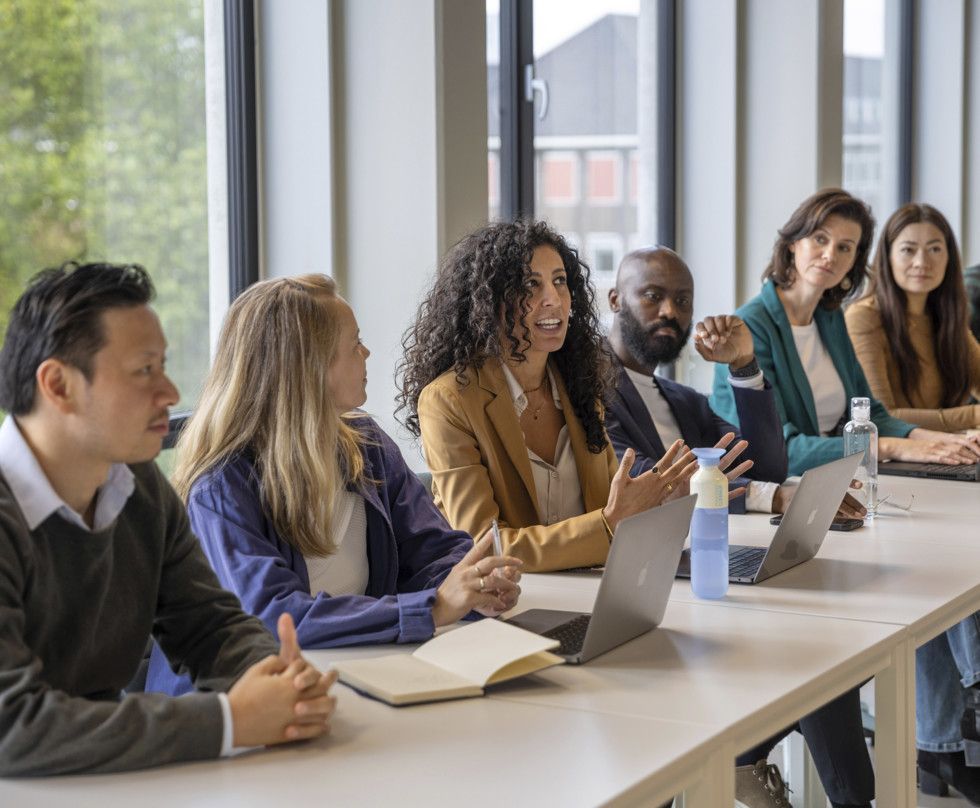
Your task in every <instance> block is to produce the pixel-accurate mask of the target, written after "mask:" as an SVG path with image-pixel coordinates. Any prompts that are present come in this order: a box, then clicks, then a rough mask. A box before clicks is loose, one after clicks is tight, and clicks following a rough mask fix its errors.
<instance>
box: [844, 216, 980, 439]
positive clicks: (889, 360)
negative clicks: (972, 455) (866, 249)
mask: <svg viewBox="0 0 980 808" xmlns="http://www.w3.org/2000/svg"><path fill="white" fill-rule="evenodd" d="M844 316H845V318H846V319H847V331H848V333H849V334H850V336H851V341H852V342H853V343H854V350H855V352H856V353H857V357H858V360H859V361H860V362H861V367H862V368H864V375H865V376H867V378H868V384H870V385H871V391H872V393H874V395H875V397H876V398H877V399H878V400H879V401H881V403H882V404H884V405H885V407H887V409H888V411H889V412H890V413H891V414H892V415H894V416H895V417H896V418H902V419H904V420H906V421H911V422H912V423H915V424H919V425H920V426H924V427H926V428H927V429H935V430H939V431H941V432H956V431H959V430H962V429H973V428H976V427H980V404H976V403H975V402H974V403H971V397H972V398H973V399H976V398H978V397H980V344H978V343H977V340H976V338H975V337H974V336H973V334H972V333H970V326H969V322H968V311H967V303H966V290H965V288H964V284H963V270H962V264H961V262H960V253H959V249H958V248H957V246H956V236H954V235H953V230H952V228H951V227H950V226H949V222H948V221H946V217H945V216H943V215H942V213H940V212H939V211H938V210H936V209H935V208H934V207H932V205H923V204H918V203H914V202H912V203H909V204H907V205H903V206H902V207H901V208H899V209H898V210H897V211H895V212H894V213H893V214H892V215H891V217H890V218H889V219H888V221H887V222H886V223H885V227H884V230H883V232H882V234H881V239H880V241H879V242H878V250H877V252H876V254H875V259H874V264H873V267H872V286H871V291H870V293H869V294H868V295H867V296H866V297H864V298H862V299H861V300H859V301H858V302H857V303H855V304H854V305H853V306H851V307H850V308H849V309H848V310H847V312H846V313H845V315H844Z"/></svg>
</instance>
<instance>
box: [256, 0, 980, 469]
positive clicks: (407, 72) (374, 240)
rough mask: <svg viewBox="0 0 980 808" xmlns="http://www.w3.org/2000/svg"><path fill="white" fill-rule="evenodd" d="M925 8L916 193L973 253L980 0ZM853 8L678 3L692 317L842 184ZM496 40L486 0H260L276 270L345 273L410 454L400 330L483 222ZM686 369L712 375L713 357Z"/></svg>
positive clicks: (809, 2)
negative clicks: (847, 43) (846, 20)
mask: <svg viewBox="0 0 980 808" xmlns="http://www.w3.org/2000/svg"><path fill="white" fill-rule="evenodd" d="M887 2H888V3H889V5H888V19H889V21H890V23H889V25H888V30H889V31H890V32H892V33H891V36H892V37H894V34H895V32H897V24H896V20H897V17H896V16H895V13H894V12H895V8H896V6H895V4H894V3H893V2H892V0H887ZM916 2H917V6H918V8H917V15H918V19H919V25H918V29H917V34H916V37H917V40H916V42H917V70H916V79H915V80H916V88H915V109H916V116H917V117H916V129H915V142H916V146H915V162H916V165H915V167H914V171H913V173H914V177H913V187H914V191H915V194H916V195H917V196H919V197H922V198H925V199H927V200H928V201H931V202H934V203H936V204H938V205H939V206H940V207H941V208H942V209H944V211H945V212H946V213H947V214H949V215H950V218H951V219H952V220H953V223H954V226H955V227H956V228H957V231H958V233H959V234H960V236H961V243H962V245H963V248H964V253H965V257H966V259H967V261H968V262H976V261H980V138H976V137H971V136H970V133H975V132H977V131H978V124H980V57H977V56H976V55H975V54H976V53H977V52H980V0H944V2H943V3H932V2H924V0H916ZM842 9H843V0H794V2H791V3H787V2H785V1H784V0H737V1H735V2H730V3H728V2H725V3H718V2H715V0H685V2H684V3H681V4H679V22H680V32H679V38H678V58H679V60H680V61H679V85H678V119H677V122H676V123H677V127H678V134H677V142H678V148H679V154H678V174H677V178H678V248H679V250H680V252H681V254H682V255H683V256H684V257H685V258H686V259H687V260H688V262H689V263H690V265H691V268H692V270H693V272H694V275H695V279H696V283H697V300H696V305H697V310H696V315H697V316H702V315H704V314H709V313H718V312H722V311H728V310H731V309H732V308H734V307H735V306H737V305H738V304H739V303H742V302H744V301H745V300H746V299H747V298H749V297H751V296H752V295H754V294H756V293H757V291H758V289H759V275H760V273H761V271H762V269H763V268H764V266H765V264H766V261H767V259H768V256H769V253H770V251H771V249H772V244H773V241H774V239H775V236H776V229H777V228H778V227H779V226H780V225H781V224H782V223H783V222H784V221H785V220H786V219H787V218H788V216H789V214H790V213H791V212H792V210H793V209H794V208H795V207H796V205H797V204H799V202H801V201H802V200H803V199H804V198H805V197H806V196H807V195H809V194H810V193H812V192H813V191H815V190H816V189H817V188H820V187H822V186H825V185H830V184H839V182H840V180H841V106H842V99H841V95H842V87H841V85H842V81H841V79H842V76H841V71H842V64H843V60H842V24H843V23H842V21H843V12H842ZM485 35H486V32H485V3H484V0H411V2H405V0H289V2H282V1H281V0H260V13H259V37H260V52H259V63H260V66H261V67H260V71H261V77H262V91H261V93H260V103H261V113H262V127H261V133H262V142H261V149H262V155H263V162H262V166H263V171H262V175H263V176H262V182H263V189H264V200H263V206H262V209H263V217H264V222H263V240H262V243H263V250H264V258H265V265H266V267H267V272H268V274H270V275H278V274H294V273H297V272H305V271H311V270H318V271H329V272H332V274H334V275H335V276H336V277H337V278H338V281H339V282H340V283H341V288H342V289H343V291H344V293H345V295H346V296H347V297H348V298H349V299H350V301H351V303H352V304H353V306H354V309H355V311H356V312H357V314H358V317H359V319H360V321H361V327H362V332H363V333H364V336H365V339H366V341H367V344H368V346H369V347H370V348H371V350H372V351H373V355H372V357H371V359H370V360H369V363H368V372H369V379H370V381H369V387H368V392H369V398H368V408H369V409H370V410H371V411H372V412H373V413H374V414H375V415H376V416H377V417H378V419H379V421H380V422H381V423H382V424H383V425H384V426H385V428H386V429H388V430H389V431H391V432H392V433H393V434H394V435H395V436H396V437H398V438H399V439H400V440H401V442H402V445H403V448H410V447H411V446H412V442H411V441H409V440H407V439H406V436H405V435H404V433H403V432H402V431H401V428H400V427H398V426H397V424H396V423H395V421H394V418H393V409H394V396H395V393H396V388H395V384H394V379H393V372H394V367H395V364H396V362H397V361H398V359H399V358H400V356H401V347H400V338H401V335H402V333H403V331H404V329H405V328H406V327H407V325H408V324H409V323H410V322H411V320H412V318H413V316H414V313H415V309H416V306H417V304H418V301H419V299H420V297H421V295H422V294H423V292H424V290H425V289H427V287H428V286H429V284H430V281H431V276H432V273H433V272H434V270H435V267H436V265H437V262H438V260H439V257H440V256H441V255H442V254H443V253H444V252H445V250H446V248H447V247H448V246H449V245H450V244H451V243H453V242H454V241H455V240H456V239H457V238H459V237H460V236H461V235H462V234H464V233H465V232H466V231H468V230H469V229H471V228H472V227H475V226H477V225H479V224H481V223H482V222H483V221H485V219H486V216H487V202H486V200H487V177H486V115H485V109H486V76H485V61H484V59H485V44H484V43H485ZM886 47H888V48H893V47H895V44H894V42H889V44H888V45H887V46H886ZM887 61H888V60H887V59H886V62H887ZM888 76H891V77H892V78H889V77H888ZM888 76H886V93H894V92H895V86H894V81H893V71H891V72H889V73H888ZM889 81H891V82H892V83H891V84H889V83H888V82H889ZM886 143H887V140H886ZM891 154H892V153H890V152H886V157H888V156H889V155H891ZM892 156H893V155H892ZM886 171H888V169H887V168H886ZM892 180H893V175H892V174H888V175H887V177H886V188H888V187H889V183H890V182H892ZM886 198H887V193H886ZM680 370H681V374H682V376H687V377H688V378H689V380H690V381H691V382H692V383H693V384H694V385H695V386H697V387H699V388H700V389H707V388H708V386H709V384H710V373H711V368H709V367H707V366H705V365H703V363H701V362H700V360H699V359H696V360H694V361H693V362H691V363H690V365H689V366H687V367H685V366H683V365H682V367H681V368H680ZM412 452H413V454H412V457H411V460H412V462H413V463H414V464H415V465H419V460H418V455H417V454H415V453H414V450H412Z"/></svg>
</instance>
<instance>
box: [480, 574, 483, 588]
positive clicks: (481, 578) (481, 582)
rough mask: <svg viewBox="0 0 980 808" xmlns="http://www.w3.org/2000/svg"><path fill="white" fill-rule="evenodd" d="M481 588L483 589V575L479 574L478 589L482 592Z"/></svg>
mask: <svg viewBox="0 0 980 808" xmlns="http://www.w3.org/2000/svg"><path fill="white" fill-rule="evenodd" d="M483 590H484V584H483V576H482V575H481V576H480V591H481V592H482V591H483Z"/></svg>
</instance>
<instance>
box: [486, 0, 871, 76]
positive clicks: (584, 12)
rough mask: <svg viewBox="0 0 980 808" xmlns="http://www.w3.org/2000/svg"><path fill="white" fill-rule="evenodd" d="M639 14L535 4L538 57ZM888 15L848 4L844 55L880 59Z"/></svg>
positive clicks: (594, 2)
mask: <svg viewBox="0 0 980 808" xmlns="http://www.w3.org/2000/svg"><path fill="white" fill-rule="evenodd" d="M499 9H500V3H499V0H487V14H494V15H496V14H498V13H499ZM639 12H640V0H534V53H535V55H540V54H542V53H546V52H547V51H549V50H551V49H552V48H554V47H555V45H558V44H559V43H561V42H563V41H565V40H566V39H568V38H569V37H572V36H574V35H575V34H577V33H578V32H579V31H581V30H583V29H585V28H587V27H588V26H589V25H591V24H592V23H593V22H595V21H596V20H597V19H599V18H600V17H603V16H605V15H606V14H632V15H634V16H636V15H638V14H639ZM884 15H885V0H845V2H844V53H846V54H847V55H848V56H879V57H880V56H881V55H882V53H883V51H884V42H885V30H884V28H885V26H884ZM494 44H495V43H494ZM493 61H496V59H494V60H493Z"/></svg>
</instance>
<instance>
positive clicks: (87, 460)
mask: <svg viewBox="0 0 980 808" xmlns="http://www.w3.org/2000/svg"><path fill="white" fill-rule="evenodd" d="M153 294H154V290H153V284H152V282H151V281H150V278H149V276H148V275H147V274H146V272H145V271H144V270H143V269H142V268H141V267H139V266H133V265H129V266H114V265H110V264H86V265H81V266H79V265H75V264H70V265H65V266H63V267H62V268H61V269H57V270H46V271H45V272H42V273H40V274H39V275H38V276H36V277H35V278H34V279H33V280H32V281H31V283H30V284H29V286H28V288H27V290H26V291H25V292H24V294H23V295H22V296H21V297H20V299H19V300H18V301H17V303H16V304H15V306H14V309H13V312H12V315H11V319H10V323H9V325H8V328H7V335H6V339H5V341H4V344H3V348H2V349H0V408H3V409H6V410H7V411H8V412H9V415H8V416H7V417H6V419H5V420H4V421H3V424H2V426H0V775H38V774H61V773H67V772H80V771H90V772H93V771H100V772H106V771H117V770H125V769H134V768H140V767H145V766H153V765H157V764H162V763H169V762H174V761H181V760H194V759H201V758H208V757H217V756H219V754H221V755H224V754H230V753H232V752H233V751H234V750H235V749H237V748H247V747H251V746H258V745H265V744H274V743H281V742H284V741H290V740H296V739H300V738H311V737H315V736H317V735H320V734H322V733H323V732H325V731H326V730H327V728H328V721H329V718H330V715H331V714H332V712H333V709H334V700H333V698H332V697H331V696H329V695H328V690H329V688H330V685H331V684H332V682H333V679H334V677H333V676H332V675H329V676H327V675H321V674H320V673H319V672H318V671H316V670H315V669H314V668H313V667H311V666H310V665H309V664H308V663H307V662H306V661H305V660H304V659H303V658H302V656H301V654H300V651H299V648H298V646H297V643H296V636H295V629H294V627H293V624H292V620H291V619H290V618H289V616H288V615H284V616H283V619H282V620H281V621H280V624H279V636H280V641H281V645H279V646H277V644H276V642H275V640H274V639H273V638H272V636H270V634H269V633H268V632H267V631H266V629H265V628H264V627H263V625H262V623H261V622H260V621H259V620H258V619H256V618H254V617H251V616H249V615H246V614H245V613H243V612H242V610H241V607H240V605H239V603H238V601H237V599H236V598H235V597H234V596H233V595H231V594H230V593H228V592H226V591H224V590H223V589H222V588H221V587H220V586H219V584H218V581H217V579H216V578H215V575H214V573H213V571H212V570H211V567H210V566H209V564H208V562H207V559H206V558H205V556H204V554H203V552H202V551H201V548H200V546H199V544H198V541H197V539H196V538H195V537H194V535H193V534H192V533H191V531H190V526H189V524H188V520H187V515H186V512H185V510H184V506H183V504H182V503H181V502H180V500H179V499H178V497H177V495H176V493H175V492H174V491H173V489H172V488H171V487H170V485H169V484H168V483H167V481H166V480H165V479H164V477H163V476H162V474H161V473H160V471H159V470H158V469H157V467H156V465H155V463H153V458H154V457H155V456H156V455H157V454H158V453H159V451H160V448H161V444H162V441H163V438H164V436H165V435H166V433H167V428H168V417H167V410H168V407H170V406H173V405H174V404H176V403H177V399H178V393H177V390H176V388H175V387H174V386H173V384H172V383H171V381H170V379H169V378H167V375H166V372H165V370H164V359H165V357H164V354H165V350H166V341H165V339H164V336H163V332H162V330H161V328H160V322H159V320H158V319H157V316H156V315H155V314H154V313H153V311H152V309H150V307H149V303H150V301H151V300H152V298H153ZM151 635H152V636H153V637H154V638H155V639H156V640H157V642H158V643H159V645H160V647H161V648H162V649H163V650H164V651H165V653H166V654H167V656H168V658H169V659H170V661H171V663H172V664H173V665H174V667H175V669H180V670H182V671H186V672H188V673H190V675H191V676H192V677H193V679H194V681H195V684H196V685H197V686H198V687H199V688H200V689H202V690H204V691H214V692H201V693H196V694H193V695H189V696H185V697H183V698H180V699H171V698H167V697H164V696H160V695H158V694H148V693H130V694H128V695H123V689H124V688H125V687H126V686H127V684H128V683H129V682H130V680H131V679H132V678H133V675H134V673H136V671H137V669H138V667H139V665H140V662H141V660H142V657H143V653H144V649H145V648H146V645H147V639H148V638H149V637H150V636H151ZM225 691H227V692H225Z"/></svg>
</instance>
